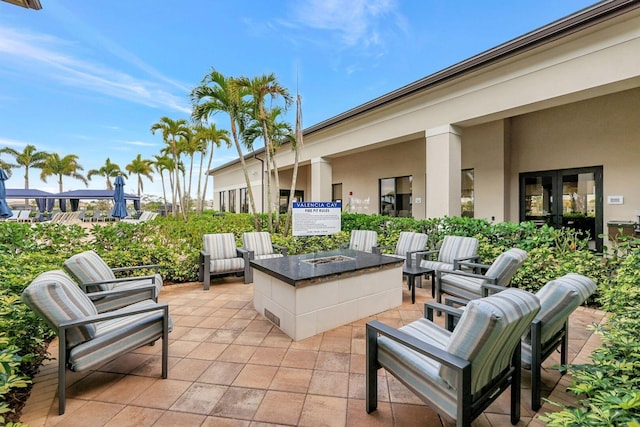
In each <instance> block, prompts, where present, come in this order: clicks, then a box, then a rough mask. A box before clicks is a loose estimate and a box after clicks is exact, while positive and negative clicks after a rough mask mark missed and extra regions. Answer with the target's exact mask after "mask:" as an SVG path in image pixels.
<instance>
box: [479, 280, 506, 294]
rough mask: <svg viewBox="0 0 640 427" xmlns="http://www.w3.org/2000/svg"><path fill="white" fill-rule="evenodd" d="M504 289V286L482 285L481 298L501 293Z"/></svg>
mask: <svg viewBox="0 0 640 427" xmlns="http://www.w3.org/2000/svg"><path fill="white" fill-rule="evenodd" d="M505 289H507V288H506V287H504V286H500V285H494V284H491V283H484V284H483V285H482V296H483V297H488V296H489V295H492V294H497V293H498V292H502V291H504V290H505Z"/></svg>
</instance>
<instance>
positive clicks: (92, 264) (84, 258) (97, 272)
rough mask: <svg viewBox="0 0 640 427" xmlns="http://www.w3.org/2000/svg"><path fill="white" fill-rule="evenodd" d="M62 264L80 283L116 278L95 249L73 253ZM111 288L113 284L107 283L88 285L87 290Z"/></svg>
mask: <svg viewBox="0 0 640 427" xmlns="http://www.w3.org/2000/svg"><path fill="white" fill-rule="evenodd" d="M64 266H65V268H66V269H67V270H69V272H70V273H71V275H72V276H73V277H74V278H75V279H76V280H78V281H79V282H80V283H88V282H99V281H102V280H112V279H115V278H116V276H115V274H113V271H112V270H111V268H110V267H109V266H108V265H107V264H106V263H105V262H104V261H103V260H102V258H100V255H98V254H97V253H96V252H95V251H86V252H81V253H79V254H76V255H73V256H72V257H71V258H69V259H67V260H66V261H65V262H64ZM112 288H113V286H112V285H110V284H108V283H107V284H101V285H97V286H90V287H89V288H88V291H89V292H98V291H109V290H111V289H112Z"/></svg>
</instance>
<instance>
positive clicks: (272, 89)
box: [235, 73, 292, 232]
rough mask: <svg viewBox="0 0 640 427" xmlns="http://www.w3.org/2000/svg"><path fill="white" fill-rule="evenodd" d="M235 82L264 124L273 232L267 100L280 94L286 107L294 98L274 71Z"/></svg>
mask: <svg viewBox="0 0 640 427" xmlns="http://www.w3.org/2000/svg"><path fill="white" fill-rule="evenodd" d="M235 84H236V85H238V86H239V87H241V88H244V89H246V91H247V95H248V97H249V98H250V100H251V101H250V102H251V107H252V113H253V114H252V116H253V119H254V120H257V121H258V122H260V124H261V125H262V138H263V140H264V146H265V153H266V157H267V159H266V160H267V206H268V207H269V210H268V214H269V231H270V232H272V231H273V225H272V222H271V219H272V209H273V207H272V203H271V192H272V191H271V176H272V173H273V172H272V167H273V162H272V160H271V157H272V155H273V153H274V152H275V148H274V146H273V139H272V138H271V135H270V133H269V125H268V121H269V115H270V114H269V111H268V110H267V108H266V107H265V101H266V98H267V96H270V97H271V99H272V100H273V99H275V98H277V97H279V96H280V97H282V98H283V99H284V101H285V107H288V106H289V105H291V101H292V99H291V95H289V91H288V90H287V89H286V88H285V87H283V86H281V85H280V84H279V83H278V81H277V79H276V76H275V74H273V73H271V74H263V75H261V76H258V77H254V78H252V79H249V78H247V77H240V78H238V79H236V80H235ZM276 222H278V214H276ZM276 227H277V224H276Z"/></svg>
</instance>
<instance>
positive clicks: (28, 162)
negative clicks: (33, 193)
mask: <svg viewBox="0 0 640 427" xmlns="http://www.w3.org/2000/svg"><path fill="white" fill-rule="evenodd" d="M0 153H6V154H9V155H11V156H13V157H14V158H15V160H16V163H17V164H18V167H19V166H23V167H24V188H25V190H28V189H29V169H30V168H36V169H42V165H43V162H44V160H45V159H46V158H47V156H49V153H47V152H45V151H36V147H35V146H34V145H31V144H27V145H26V146H25V147H24V149H23V150H22V152H19V151H17V150H15V149H13V148H11V147H4V148H2V149H0ZM6 165H7V166H9V167H6V168H4V169H5V171H7V174H9V170H10V169H11V167H16V166H15V165H11V164H6ZM24 204H25V206H26V205H28V204H29V200H28V199H25V201H24Z"/></svg>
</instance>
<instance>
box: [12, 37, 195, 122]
mask: <svg viewBox="0 0 640 427" xmlns="http://www.w3.org/2000/svg"><path fill="white" fill-rule="evenodd" d="M69 46H70V43H68V42H66V41H64V40H61V39H57V38H55V37H52V36H48V35H44V34H37V33H30V32H27V31H24V30H20V29H12V28H7V27H0V63H2V64H3V67H8V66H11V65H13V67H14V68H16V69H19V70H25V69H29V70H35V71H32V72H34V73H37V78H38V79H40V80H42V81H46V80H56V81H58V82H60V83H62V84H64V85H66V86H69V87H75V88H78V89H82V90H86V91H89V92H96V93H100V94H102V95H106V96H109V97H113V98H119V99H124V100H126V101H129V102H132V103H136V104H142V105H146V106H149V107H154V108H169V109H172V110H175V111H180V112H183V113H187V114H190V113H191V108H190V107H189V105H188V103H187V94H186V93H184V94H182V95H180V96H178V95H174V94H173V93H171V92H170V91H169V90H168V89H167V88H165V85H164V84H162V82H166V81H167V80H168V79H167V78H163V79H158V80H160V81H152V80H147V79H142V78H137V77H134V76H132V75H130V74H128V73H125V72H121V71H118V70H115V69H113V68H110V67H108V66H105V65H104V64H101V63H97V62H92V61H90V60H85V59H82V58H79V57H77V56H75V55H74V54H69V53H66V52H65V50H69V49H68V48H69ZM25 63H32V64H36V66H34V67H25ZM137 65H138V67H140V64H137ZM150 77H155V78H158V73H157V72H154V73H153V74H152V75H150ZM172 86H175V84H173V85H172ZM185 92H186V91H185Z"/></svg>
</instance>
